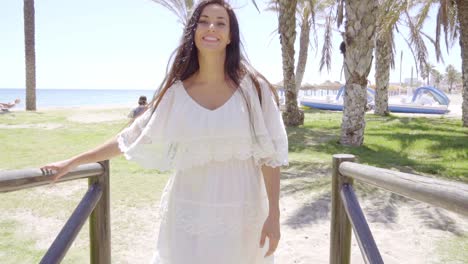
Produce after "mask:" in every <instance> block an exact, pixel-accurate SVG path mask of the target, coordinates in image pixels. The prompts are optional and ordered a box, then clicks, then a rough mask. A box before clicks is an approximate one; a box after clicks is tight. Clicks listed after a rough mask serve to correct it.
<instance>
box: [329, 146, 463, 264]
mask: <svg viewBox="0 0 468 264" xmlns="http://www.w3.org/2000/svg"><path fill="white" fill-rule="evenodd" d="M354 160H355V157H354V156H353V155H348V154H337V155H333V176H332V212H331V235H330V263H331V264H348V263H350V253H351V228H352V229H353V231H354V234H355V237H356V240H357V242H358V244H359V247H360V249H361V253H362V255H363V259H364V261H365V262H366V263H372V264H374V263H377V264H378V263H383V260H382V257H381V255H380V253H379V250H378V248H377V245H376V243H375V241H374V238H373V236H372V232H371V231H370V229H369V225H368V224H367V221H366V219H365V217H364V214H363V212H362V210H361V207H360V205H359V202H358V200H357V199H356V195H355V194H354V190H353V181H354V179H356V180H360V181H361V182H364V183H368V184H371V185H374V186H376V187H379V188H383V189H386V190H388V191H390V192H393V193H396V194H400V195H403V196H406V197H408V198H411V199H414V200H419V201H422V202H425V203H428V204H431V205H434V206H438V207H442V208H445V209H448V210H451V211H453V212H456V213H459V214H462V215H465V216H468V185H467V184H463V183H456V182H450V181H445V180H440V179H433V178H428V177H423V176H419V175H415V174H409V173H402V172H397V171H392V170H387V169H381V168H376V167H372V166H366V165H362V164H358V163H354V162H353V161H354Z"/></svg>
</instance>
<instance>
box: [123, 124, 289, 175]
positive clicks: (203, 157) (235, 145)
mask: <svg viewBox="0 0 468 264" xmlns="http://www.w3.org/2000/svg"><path fill="white" fill-rule="evenodd" d="M133 140H134V139H133V138H127V136H126V135H123V136H120V137H119V138H118V143H119V148H120V149H121V150H122V152H124V153H125V157H126V158H127V159H129V160H132V159H137V160H139V162H140V163H142V165H143V166H145V167H148V168H156V169H160V170H170V169H172V168H177V169H178V170H186V169H190V168H193V167H196V166H202V165H205V164H207V163H209V162H212V161H219V162H221V161H227V160H230V159H238V160H246V159H249V158H254V160H255V162H256V164H257V165H267V166H270V167H279V166H283V165H288V157H287V153H288V150H287V148H288V143H287V141H285V140H284V139H283V138H278V139H271V138H270V137H269V136H257V137H256V140H255V139H251V138H232V137H229V138H218V139H213V138H209V139H205V140H204V139H200V140H193V141H185V142H171V143H168V142H155V141H154V140H152V139H151V138H150V137H148V136H145V135H144V133H143V136H142V138H141V139H139V144H138V145H135V146H134V147H132V148H128V147H127V146H129V144H128V142H133ZM252 140H255V141H256V142H252ZM145 153H152V157H151V158H148V157H147V156H146V157H145V156H141V155H144V154H145ZM140 156H141V157H140Z"/></svg>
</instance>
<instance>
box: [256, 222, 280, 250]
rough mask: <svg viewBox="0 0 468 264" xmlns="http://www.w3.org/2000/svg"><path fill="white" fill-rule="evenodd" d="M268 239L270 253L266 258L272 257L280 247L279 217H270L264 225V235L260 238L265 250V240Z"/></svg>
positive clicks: (261, 245)
mask: <svg viewBox="0 0 468 264" xmlns="http://www.w3.org/2000/svg"><path fill="white" fill-rule="evenodd" d="M266 237H268V241H269V244H270V245H269V247H268V251H267V253H266V254H265V257H268V256H270V255H272V254H273V253H274V252H275V250H276V248H277V247H278V243H279V240H280V238H281V232H280V223H279V215H278V216H272V215H269V216H268V217H267V219H266V220H265V223H264V224H263V229H262V235H261V238H260V247H261V248H263V246H264V245H265V239H266Z"/></svg>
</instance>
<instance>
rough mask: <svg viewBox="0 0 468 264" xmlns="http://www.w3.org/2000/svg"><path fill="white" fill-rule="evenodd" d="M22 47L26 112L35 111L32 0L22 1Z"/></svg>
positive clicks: (34, 54) (34, 52) (34, 53)
mask: <svg viewBox="0 0 468 264" xmlns="http://www.w3.org/2000/svg"><path fill="white" fill-rule="evenodd" d="M23 15H24V47H25V59H26V110H28V111H36V51H35V40H34V39H35V23H34V0H24V6H23Z"/></svg>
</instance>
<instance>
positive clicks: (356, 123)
mask: <svg viewBox="0 0 468 264" xmlns="http://www.w3.org/2000/svg"><path fill="white" fill-rule="evenodd" d="M343 4H344V6H343ZM377 8H378V1H377V0H360V1H353V0H339V2H338V25H340V24H341V22H342V19H341V18H342V17H343V15H342V14H343V10H344V11H345V18H346V23H345V33H344V35H343V38H344V46H345V47H346V51H345V52H344V74H345V78H346V89H345V95H344V110H343V121H342V123H341V139H340V143H341V144H343V145H351V146H360V145H362V143H363V141H364V129H365V127H366V122H365V119H364V115H365V108H366V104H367V96H366V94H367V90H366V87H367V77H368V76H369V72H370V69H371V66H372V54H373V51H374V42H373V41H369V40H372V39H374V34H375V29H376V24H377V21H376V16H375V13H376V12H377Z"/></svg>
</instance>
